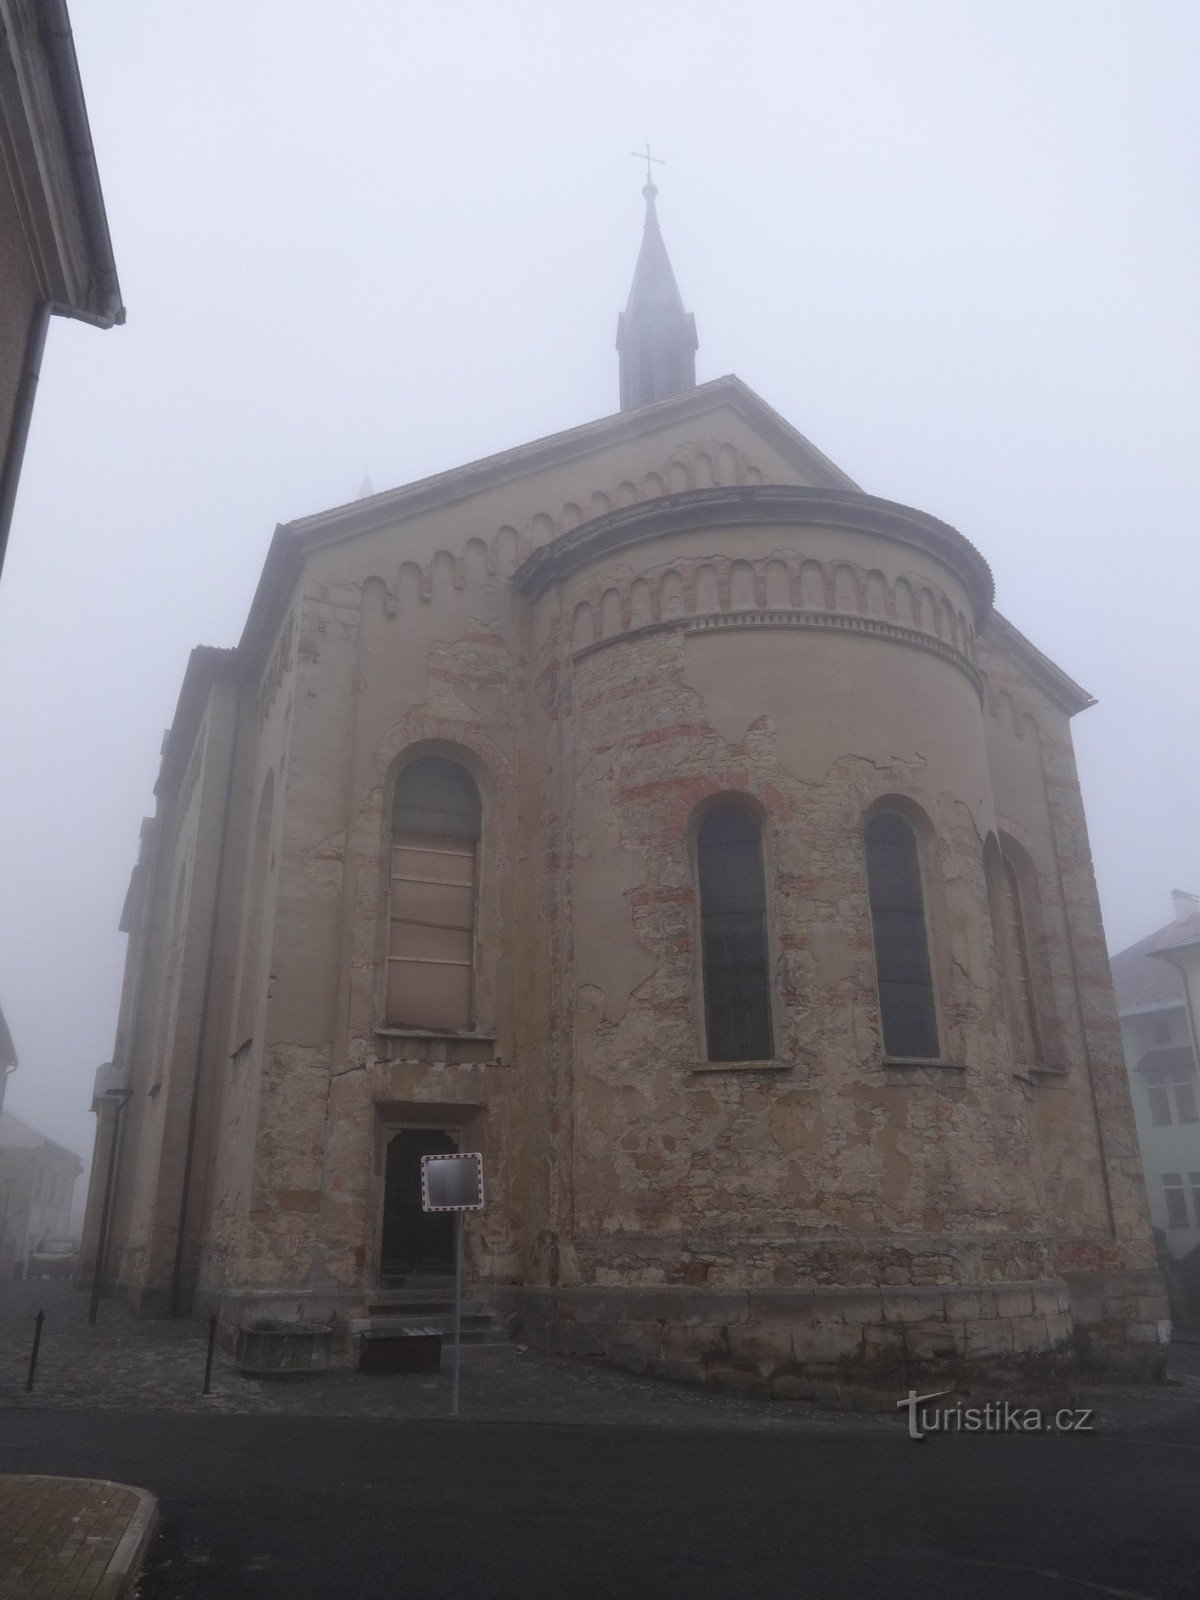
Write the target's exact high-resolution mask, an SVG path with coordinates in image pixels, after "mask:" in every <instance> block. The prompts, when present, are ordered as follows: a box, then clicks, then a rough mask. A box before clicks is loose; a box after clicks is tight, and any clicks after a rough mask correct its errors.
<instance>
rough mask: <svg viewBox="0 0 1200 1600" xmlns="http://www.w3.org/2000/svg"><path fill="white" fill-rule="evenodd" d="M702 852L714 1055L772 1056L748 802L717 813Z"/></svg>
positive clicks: (763, 928) (762, 910)
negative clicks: (745, 806) (746, 808)
mask: <svg viewBox="0 0 1200 1600" xmlns="http://www.w3.org/2000/svg"><path fill="white" fill-rule="evenodd" d="M696 856H697V867H698V877H699V881H700V943H701V957H702V962H703V969H704V1020H705V1031H706V1035H707V1041H708V1059H709V1060H710V1061H769V1060H770V1059H771V1058H772V1056H773V1054H774V1043H773V1040H772V1034H771V984H770V972H769V962H768V957H767V900H766V888H765V884H764V881H763V863H762V839H761V837H760V835H759V830H758V824H757V823H756V822H755V820H754V818H753V817H752V816H750V814H749V813H748V812H747V811H746V810H745V809H744V808H743V807H742V806H736V805H726V806H721V807H720V808H719V809H717V810H713V811H710V812H709V813H708V815H707V816H706V817H705V818H704V821H703V822H702V823H701V825H700V833H699V837H698V839H697V842H696Z"/></svg>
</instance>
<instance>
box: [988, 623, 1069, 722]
mask: <svg viewBox="0 0 1200 1600" xmlns="http://www.w3.org/2000/svg"><path fill="white" fill-rule="evenodd" d="M987 631H988V633H989V635H991V637H992V638H994V639H995V640H996V642H997V643H998V644H1000V645H1002V646H1003V647H1004V648H1005V649H1007V650H1008V652H1009V653H1010V654H1011V655H1012V656H1014V657H1015V658H1016V659H1017V661H1019V662H1020V664H1021V666H1022V667H1024V669H1025V670H1026V672H1028V674H1029V676H1030V677H1031V678H1032V679H1033V680H1034V682H1035V683H1036V684H1037V685H1038V687H1039V688H1040V689H1042V690H1043V691H1044V692H1045V693H1046V694H1047V695H1048V696H1049V697H1050V699H1051V700H1053V701H1054V703H1055V704H1056V705H1058V706H1061V707H1062V709H1063V710H1064V711H1065V712H1066V713H1067V715H1068V716H1070V717H1073V716H1075V715H1076V713H1077V712H1080V711H1086V710H1087V709H1088V708H1089V707H1090V706H1094V705H1095V704H1096V698H1095V696H1094V695H1091V694H1089V693H1088V691H1087V690H1086V689H1084V688H1082V687H1081V686H1080V685H1079V684H1077V683H1076V682H1075V680H1074V678H1070V677H1068V676H1067V674H1066V673H1065V672H1064V671H1063V670H1062V668H1061V667H1057V666H1055V664H1054V662H1053V661H1051V659H1050V657H1049V656H1046V655H1043V654H1042V652H1041V651H1040V650H1039V649H1038V648H1037V646H1036V645H1035V644H1033V643H1031V642H1030V640H1028V639H1027V638H1026V637H1025V635H1024V634H1023V633H1022V632H1021V631H1020V629H1019V628H1015V627H1014V626H1013V624H1012V623H1011V622H1009V620H1008V618H1007V617H1004V616H1001V614H1000V613H999V612H998V611H993V612H992V614H991V616H990V617H989V619H988V630H987Z"/></svg>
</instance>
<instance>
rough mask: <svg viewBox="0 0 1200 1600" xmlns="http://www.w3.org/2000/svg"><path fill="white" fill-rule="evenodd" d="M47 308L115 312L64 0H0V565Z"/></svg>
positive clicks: (117, 305)
mask: <svg viewBox="0 0 1200 1600" xmlns="http://www.w3.org/2000/svg"><path fill="white" fill-rule="evenodd" d="M55 315H57V316H64V317H75V318H78V319H79V320H80V321H82V322H90V323H93V324H94V325H95V326H96V327H100V328H111V327H112V326H113V324H114V323H117V322H124V320H125V310H124V307H123V306H122V304H121V290H120V286H119V285H118V283H117V269H116V266H115V265H114V262H113V253H112V244H111V241H110V239H109V234H108V222H107V220H106V218H105V214H104V196H103V195H102V194H101V192H100V178H99V175H98V173H97V170H96V157H95V152H94V150H93V149H92V139H91V134H90V132H89V131H88V118H87V107H86V106H85V105H84V100H83V86H82V84H81V83H80V81H79V67H78V63H77V62H76V60H75V46H74V43H73V41H72V38H71V23H70V19H69V17H68V16H67V7H66V3H65V0H0V568H2V567H3V565H4V552H5V548H6V546H7V543H8V530H9V526H10V524H11V521H12V513H13V505H14V503H15V500H16V494H17V480H18V479H19V477H20V473H21V462H22V459H23V457H24V454H25V440H26V438H27V436H28V433H29V423H30V418H31V416H32V414H33V401H34V394H35V392H36V390H37V382H38V373H39V371H40V368H41V361H42V350H43V347H44V345H45V341H46V330H47V327H48V325H49V321H50V318H51V316H55Z"/></svg>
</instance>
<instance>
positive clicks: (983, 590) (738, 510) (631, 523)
mask: <svg viewBox="0 0 1200 1600" xmlns="http://www.w3.org/2000/svg"><path fill="white" fill-rule="evenodd" d="M739 524H740V525H746V524H754V525H758V526H761V525H763V524H767V525H771V524H777V525H780V526H796V525H797V524H800V525H808V526H812V525H819V526H821V527H834V528H845V529H852V530H853V531H855V532H858V533H868V534H874V535H876V536H878V537H879V538H883V539H889V540H892V541H895V542H898V543H901V544H906V545H910V546H912V547H913V548H915V549H918V550H921V551H922V552H924V553H925V554H926V555H932V556H934V557H935V558H936V559H937V560H939V561H940V562H941V563H942V564H943V565H944V566H947V567H949V568H950V569H951V571H952V572H953V573H954V574H955V576H956V577H957V578H959V579H960V581H961V582H962V584H963V586H964V588H965V589H966V591H967V593H968V595H969V596H970V599H971V606H972V610H973V611H974V614H975V623H976V626H977V627H978V626H980V625H981V624H982V622H983V619H984V618H985V617H986V616H987V614H988V612H989V611H990V609H991V605H992V600H993V597H994V592H995V591H994V586H993V583H992V573H991V568H990V567H989V566H988V564H987V562H986V561H985V560H984V559H983V557H982V556H981V555H980V553H979V551H978V550H976V548H975V546H974V545H973V544H971V543H970V542H969V541H968V540H966V539H964V538H963V536H962V534H961V533H959V532H957V531H956V529H954V528H951V527H950V526H949V525H948V524H946V523H944V522H939V521H938V520H937V518H936V517H931V516H929V515H927V513H925V512H924V511H914V510H913V509H912V508H911V507H909V506H902V505H897V504H896V503H895V502H894V501H891V500H879V499H876V498H875V496H873V495H867V494H862V493H860V492H859V491H857V490H852V489H829V488H820V489H810V488H804V487H802V486H800V485H795V484H776V483H768V484H748V485H744V486H742V487H739V488H726V489H692V490H688V491H687V492H685V493H682V494H676V495H670V496H668V497H667V498H666V499H661V500H645V501H642V502H640V503H639V504H637V505H632V506H624V507H621V508H620V509H619V510H616V511H609V512H606V513H605V514H604V515H603V516H600V517H593V518H592V520H591V521H590V522H585V523H582V524H581V525H580V526H579V527H577V528H572V529H571V531H570V532H569V533H564V534H560V535H559V537H558V538H557V539H555V540H554V542H553V543H552V544H548V545H546V546H544V547H543V548H542V549H541V550H535V551H534V553H533V554H532V555H531V556H530V557H529V558H528V560H527V561H526V562H525V563H524V564H523V565H522V566H521V568H520V569H519V570H518V571H517V573H516V576H515V579H514V581H515V583H516V584H517V587H518V588H520V589H523V590H524V591H525V593H526V594H528V595H530V596H531V597H534V598H536V596H537V595H539V594H541V593H542V592H543V591H544V590H545V589H546V588H547V587H548V586H549V585H550V584H552V583H554V582H556V581H557V580H558V579H560V578H563V577H566V576H567V575H568V574H569V573H571V572H573V571H575V570H577V569H578V568H579V567H581V566H585V565H587V564H588V563H589V562H591V561H593V560H595V559H596V558H597V557H598V556H603V555H609V554H611V553H612V552H614V551H617V550H623V549H627V548H629V547H630V546H632V545H636V544H640V543H642V542H644V541H645V540H648V539H658V538H662V537H663V536H664V535H668V534H671V533H683V532H694V531H696V530H699V529H703V528H713V527H720V528H728V527H730V526H737V525H739Z"/></svg>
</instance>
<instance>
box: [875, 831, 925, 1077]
mask: <svg viewBox="0 0 1200 1600" xmlns="http://www.w3.org/2000/svg"><path fill="white" fill-rule="evenodd" d="M866 843H867V887H868V891H869V894H870V900H871V928H872V932H873V934H874V938H875V976H876V980H877V982H878V986H879V1013H880V1019H881V1021H882V1023H883V1048H884V1053H885V1054H886V1055H889V1056H899V1057H902V1058H905V1059H908V1060H931V1059H933V1058H935V1057H936V1056H937V1053H938V1037H937V1016H936V1012H935V1010H934V1003H933V978H932V975H931V973H930V969H929V939H928V935H927V933H926V930H925V901H924V897H923V896H922V893H921V865H920V858H919V857H918V854H917V837H916V834H915V833H914V832H913V830H912V825H911V824H910V823H909V822H908V821H907V819H906V818H904V817H902V816H901V815H900V814H899V812H897V811H877V812H876V813H875V815H874V816H873V817H872V818H871V820H870V822H868V824H867V838H866Z"/></svg>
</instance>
